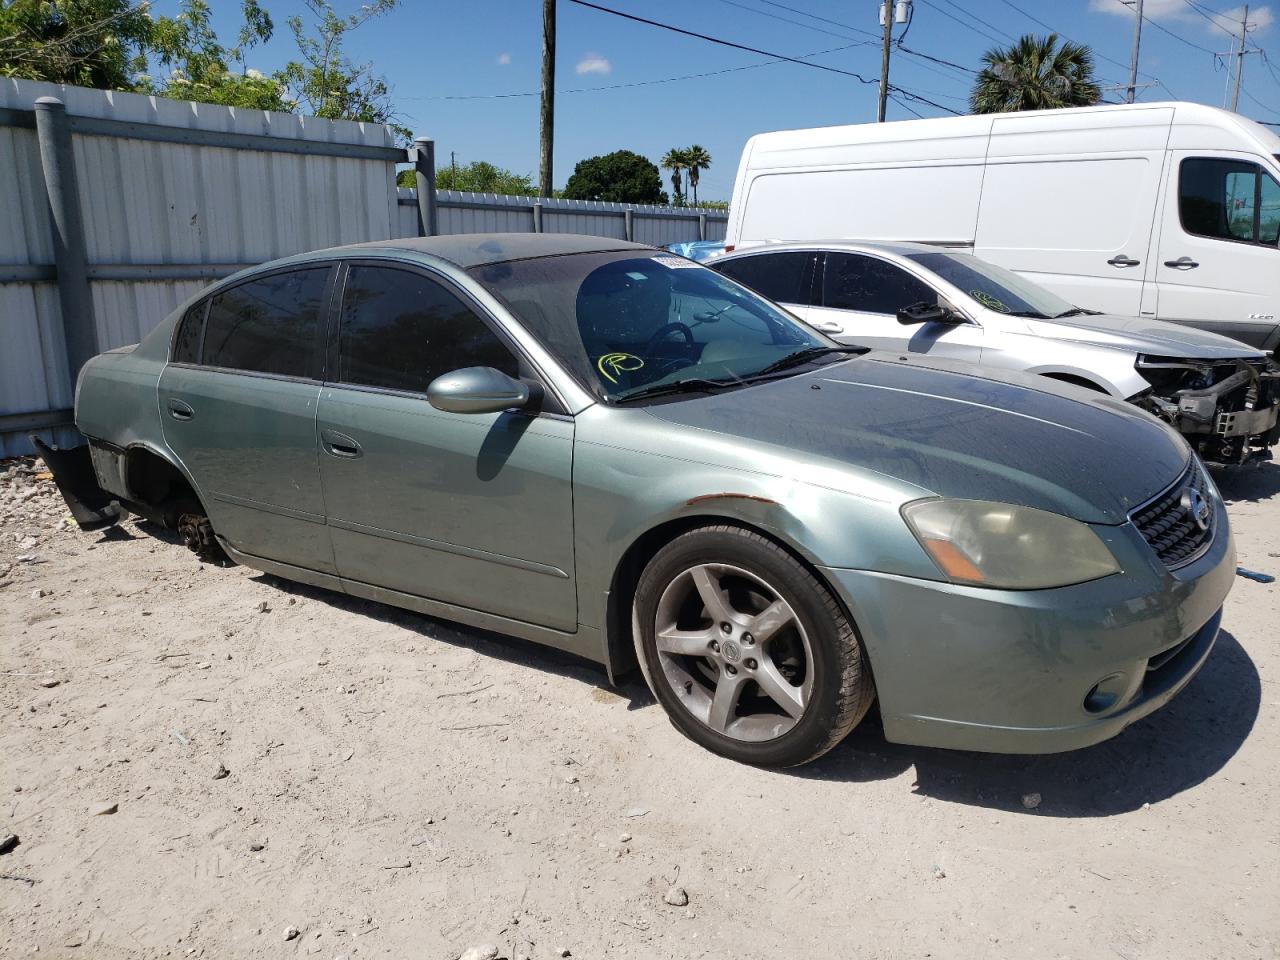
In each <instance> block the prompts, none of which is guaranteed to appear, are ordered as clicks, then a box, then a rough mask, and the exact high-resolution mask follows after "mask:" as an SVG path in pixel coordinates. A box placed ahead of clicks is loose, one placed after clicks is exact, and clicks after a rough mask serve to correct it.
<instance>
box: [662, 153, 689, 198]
mask: <svg viewBox="0 0 1280 960" xmlns="http://www.w3.org/2000/svg"><path fill="white" fill-rule="evenodd" d="M685 154H686V151H684V150H681V149H680V148H679V147H672V148H671V149H670V150H668V151H667V152H666V154H665V155H664V156H663V158H662V160H661V163H662V169H663V170H670V171H671V195H672V196H673V197H675V204H676V206H677V207H680V206H683V205H684V173H683V172H684V169H685V166H686V160H685Z"/></svg>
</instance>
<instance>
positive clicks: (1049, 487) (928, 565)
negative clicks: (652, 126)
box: [44, 234, 1234, 765]
mask: <svg viewBox="0 0 1280 960" xmlns="http://www.w3.org/2000/svg"><path fill="white" fill-rule="evenodd" d="M76 422H77V424H78V426H79V428H80V431H81V432H82V433H83V434H84V436H85V437H87V438H88V445H87V446H86V447H81V448H77V449H73V450H63V451H58V450H50V449H48V448H45V450H44V453H45V457H46V459H47V461H48V462H49V465H50V467H51V468H52V469H53V470H54V473H55V479H56V480H57V482H58V484H59V486H60V487H61V489H62V490H63V493H64V495H65V496H66V497H67V499H68V503H69V504H70V505H71V507H72V510H73V512H74V514H75V516H76V517H77V519H78V520H79V521H80V522H81V523H82V525H84V526H85V527H87V528H92V527H94V526H102V525H105V524H110V523H113V522H115V521H117V520H118V519H119V518H120V517H122V516H124V515H126V514H128V513H135V514H139V515H141V516H144V517H148V518H150V519H152V520H154V521H155V522H158V523H162V524H165V525H167V526H169V527H171V528H172V529H174V530H176V531H177V532H178V535H179V537H180V538H181V539H182V540H183V541H184V542H185V543H186V544H187V545H188V546H189V547H190V548H191V549H192V550H194V551H195V552H196V553H197V554H198V555H199V556H201V557H202V558H204V559H207V560H213V561H219V560H223V559H224V558H229V561H234V562H238V563H242V564H246V565H248V566H250V567H254V568H256V569H259V570H263V571H266V572H269V573H271V574H274V575H277V576H280V577H284V578H288V579H290V580H296V581H301V582H303V583H308V584H312V585H315V586H318V587H323V588H327V589H330V590H334V591H339V592H343V593H347V594H350V595H353V596H358V597H364V598H367V599H371V600H375V601H381V602H384V603H389V604H395V605H397V606H401V607H405V608H408V609H411V610H417V611H420V612H422V613H426V614H430V615H432V616H437V617H442V618H446V619H449V620H454V621H459V622H462V623H466V624H471V625H474V626H477V627H483V628H487V629H491V630H496V631H499V632H502V633H506V634H510V635H514V636H516V637H521V638H524V639H526V640H532V641H536V642H539V643H544V644H549V645H551V646H553V647H558V648H560V649H563V650H568V651H571V652H573V653H575V654H578V655H581V656H583V657H586V658H589V659H591V660H594V661H597V662H600V663H602V664H604V665H605V666H606V667H607V669H608V670H609V672H610V674H611V675H612V676H615V677H616V676H618V675H620V674H622V673H624V672H626V671H628V670H630V669H631V668H633V667H634V666H636V665H637V664H638V665H639V666H640V668H641V669H642V670H643V672H644V676H645V677H646V678H647V680H648V682H649V685H650V687H651V688H652V690H653V693H654V695H655V696H656V697H657V699H658V701H659V702H660V703H661V705H662V707H663V708H664V709H665V710H666V711H667V713H668V714H669V715H670V717H671V720H672V722H673V723H674V724H675V725H676V727H678V728H679V729H680V730H681V731H682V732H683V733H684V734H686V735H687V736H689V737H690V738H691V739H693V740H694V741H696V742H697V743H699V744H701V745H703V746H704V747H706V748H708V749H710V750H713V751H715V752H717V753H720V754H723V755H724V756H727V757H732V758H734V759H736V760H740V761H745V762H748V763H756V764H765V765H789V764H799V763H803V762H805V761H807V760H812V759H813V758H814V757H817V756H819V755H821V754H822V753H824V752H825V751H827V750H829V749H831V748H832V747H833V746H835V745H836V744H837V743H839V742H840V740H841V739H842V738H843V737H844V736H845V735H846V734H847V733H848V732H849V731H850V730H852V729H853V728H854V726H856V725H857V724H858V722H859V721H860V720H862V718H863V716H864V715H865V714H866V713H867V711H868V709H869V708H870V707H871V705H872V703H873V701H874V700H876V699H878V700H879V704H880V713H881V716H882V718H883V723H884V732H885V736H886V737H888V738H889V739H890V740H893V741H898V742H903V743H915V744H928V745H933V746H942V747H957V748H963V749H971V750H987V751H1005V752H1029V753H1036V752H1050V751H1061V750H1070V749H1074V748H1078V747H1083V746H1086V745H1088V744H1092V743H1097V742H1098V741H1101V740H1104V739H1106V738H1108V737H1111V736H1113V735H1115V734H1117V733H1119V732H1120V731H1121V730H1123V729H1124V728H1125V727H1126V726H1128V725H1129V724H1131V723H1133V722H1134V721H1135V720H1137V719H1139V718H1141V717H1143V716H1145V715H1146V714H1148V713H1150V712H1151V711H1153V710H1155V709H1157V708H1158V707H1160V706H1161V705H1162V704H1164V703H1166V702H1167V701H1168V700H1169V699H1170V698H1171V697H1173V696H1174V695H1175V694H1176V693H1178V691H1180V690H1181V689H1182V688H1183V687H1185V686H1186V685H1187V684H1188V682H1190V680H1191V678H1192V677H1193V676H1194V675H1195V673H1196V671H1197V670H1198V669H1199V668H1200V666H1201V665H1202V664H1203V663H1204V662H1205V659H1206V658H1207V657H1208V656H1209V655H1210V652H1211V650H1212V648H1213V645H1214V641H1215V638H1216V637H1217V633H1218V626H1219V623H1220V621H1221V618H1222V606H1223V600H1224V598H1225V597H1226V595H1227V591H1228V589H1229V588H1230V586H1231V583H1232V579H1233V573H1234V549H1233V546H1232V540H1231V533H1230V530H1229V529H1228V526H1227V516H1226V511H1225V509H1224V507H1223V503H1222V500H1221V498H1220V497H1219V495H1218V492H1217V490H1216V489H1215V488H1214V484H1213V482H1212V480H1211V479H1210V478H1209V477H1208V476H1207V475H1206V472H1205V470H1204V469H1203V467H1202V466H1201V464H1200V462H1199V461H1198V460H1197V458H1196V457H1195V456H1194V455H1193V454H1192V452H1191V450H1190V449H1189V448H1188V446H1187V444H1186V443H1185V442H1184V441H1183V440H1182V439H1181V438H1180V437H1179V436H1178V434H1177V433H1176V432H1175V431H1174V430H1172V429H1171V428H1170V427H1169V426H1167V425H1166V424H1162V423H1160V422H1159V421H1157V420H1156V419H1155V418H1154V417H1151V416H1149V415H1147V414H1146V413H1143V412H1141V411H1139V410H1137V409H1135V408H1134V407H1132V406H1130V405H1128V404H1125V403H1123V402H1121V401H1118V400H1113V399H1111V398H1109V397H1106V396H1103V395H1100V394H1089V393H1085V392H1083V391H1080V390H1078V389H1076V388H1072V387H1069V386H1063V385H1055V384H1053V383H1052V382H1050V381H1046V380H1044V379H1043V378H1038V377H1031V376H1026V375H1020V374H1017V373H1011V372H1004V373H996V372H992V371H981V370H978V369H976V368H963V369H960V368H952V367H949V366H947V364H946V363H945V362H938V361H934V360H932V359H930V358H928V357H919V356H904V355H902V354H899V353H876V352H868V351H866V350H865V349H862V348H855V347H848V346H842V345H840V344H839V343H837V342H835V341H833V340H830V339H828V338H827V337H825V336H824V335H822V334H820V333H817V332H815V331H813V330H812V329H810V328H809V327H807V326H805V325H804V324H802V323H800V322H799V321H797V320H796V319H795V318H793V317H792V316H790V315H789V314H787V313H785V312H783V311H782V310H780V309H778V308H777V307H775V306H774V305H773V304H772V303H771V302H769V301H767V300H765V299H763V298H762V297H760V296H759V295H757V294H755V293H753V292H751V291H750V290H748V289H746V288H745V287H743V286H740V285H739V284H737V283H735V282H734V281H732V280H730V279H728V278H726V277H724V276H721V275H720V274H718V273H715V272H714V271H712V270H709V269H707V268H705V267H702V266H700V265H697V264H695V263H692V262H691V261H688V260H685V259H683V258H680V257H676V256H673V255H671V254H669V253H666V252H665V251H659V250H654V249H652V248H650V247H644V246H639V245H636V244H628V243H623V242H619V241H613V240H607V239H601V238H591V237H574V236H564V235H550V234H548V235H523V234H519V235H481V236H452V237H439V238H433V239H413V240H393V241H387V242H383V243H374V244H364V245H360V246H352V247H341V248H337V249H332V250H321V251H317V252H314V253H308V254H305V255H301V256H296V257H292V258H289V259H286V260H280V261H276V262H274V263H268V264H264V265H263V266H261V267H257V268H254V269H251V270H247V271H244V272H241V273H239V274H237V275H235V276H232V277H230V278H228V279H225V280H222V281H220V282H218V283H215V284H213V285H212V286H210V287H208V288H207V289H205V290H204V291H202V292H201V293H199V294H198V295H196V296H195V297H193V298H192V299H191V300H189V301H188V302H186V303H184V304H183V305H181V306H180V307H179V308H178V309H177V310H175V311H174V313H173V314H172V315H171V316H169V317H168V318H167V319H166V320H164V321H163V322H162V323H161V324H160V325H159V326H158V327H157V328H156V329H155V330H154V331H153V332H152V333H151V334H150V335H149V336H147V338H146V339H144V340H143V341H142V343H140V344H138V345H136V346H134V347H130V348H123V349H120V350H114V351H111V352H108V353H105V354H102V355H100V356H98V357H96V358H94V359H93V360H92V361H90V362H89V363H88V364H87V365H86V367H85V368H84V370H83V372H82V373H81V376H80V382H79V387H78V391H77V398H76ZM351 643H352V644H355V645H358V644H359V643H360V638H359V637H358V636H355V637H352V638H351Z"/></svg>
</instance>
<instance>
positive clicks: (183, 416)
mask: <svg viewBox="0 0 1280 960" xmlns="http://www.w3.org/2000/svg"><path fill="white" fill-rule="evenodd" d="M165 406H167V407H168V408H169V416H171V417H173V419H175V420H190V419H191V418H192V417H194V416H195V415H196V412H195V411H194V410H192V409H191V405H190V404H189V403H187V402H186V401H185V400H179V399H178V398H177V397H170V398H169V400H168V402H167V403H166V404H165Z"/></svg>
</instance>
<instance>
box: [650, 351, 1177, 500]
mask: <svg viewBox="0 0 1280 960" xmlns="http://www.w3.org/2000/svg"><path fill="white" fill-rule="evenodd" d="M647 410H648V412H649V413H650V414H652V415H653V416H655V417H658V418H660V419H662V420H665V421H667V422H669V423H672V424H678V425H682V426H686V427H694V428H698V429H702V430H710V431H715V432H717V433H719V434H724V435H728V436H732V437H734V438H737V439H738V440H740V441H745V442H747V443H762V444H769V445H771V446H773V447H774V448H775V449H774V450H773V451H771V452H773V453H776V452H777V450H776V448H783V449H784V450H785V451H787V452H788V453H789V455H790V456H791V457H792V458H794V459H795V460H796V461H798V462H797V465H796V476H797V477H798V478H799V479H804V461H805V460H809V461H810V462H811V463H812V462H815V461H819V462H825V463H826V464H830V463H831V461H836V463H838V464H840V465H842V466H844V467H846V468H851V470H852V471H856V470H857V469H862V470H869V471H874V472H875V473H877V474H881V475H884V476H888V477H892V478H894V479H897V480H899V481H903V482H904V483H908V484H911V485H913V486H915V487H917V488H923V489H924V490H928V491H931V492H932V493H934V494H936V495H938V496H944V497H958V498H965V499H975V500H995V501H1000V502H1004V503H1016V504H1022V505H1024V506H1030V507H1038V508H1040V509H1042V510H1051V511H1053V512H1055V513H1060V514H1064V515H1066V516H1071V517H1075V518H1076V519H1078V520H1084V521H1086V522H1090V523H1110V524H1116V523H1123V522H1124V521H1125V520H1126V518H1127V515H1128V514H1129V512H1130V511H1131V510H1133V508H1134V507H1136V506H1138V505H1140V504H1142V503H1144V502H1145V501H1147V500H1149V499H1151V498H1152V497H1153V496H1155V495H1156V494H1157V493H1159V492H1161V491H1162V490H1164V489H1165V488H1166V487H1168V486H1169V485H1170V484H1172V483H1173V482H1174V481H1175V480H1176V479H1177V478H1178V477H1179V475H1180V474H1181V473H1182V471H1183V470H1184V469H1185V468H1186V465H1187V460H1188V457H1189V456H1190V453H1189V450H1188V448H1187V446H1186V444H1185V443H1184V442H1183V441H1182V439H1181V438H1179V437H1178V436H1177V435H1176V434H1175V433H1173V432H1172V431H1171V430H1170V429H1168V428H1166V427H1165V426H1163V425H1162V424H1161V423H1159V422H1158V421H1157V420H1156V419H1155V418H1154V417H1150V416H1148V415H1147V414H1145V413H1142V412H1141V411H1139V410H1137V409H1136V408H1134V407H1131V406H1129V405H1127V404H1125V403H1123V402H1121V401H1119V400H1113V399H1111V398H1110V397H1106V396H1104V395H1101V394H1096V393H1093V392H1092V391H1085V390H1083V389H1080V388H1075V387H1071V386H1070V385H1066V384H1062V385H1057V384H1053V383H1051V382H1047V381H1045V380H1044V379H1043V378H1040V377H1031V376H1030V375H1024V374H1018V373H1005V372H1001V373H998V374H996V373H989V372H987V371H985V370H982V371H979V370H978V368H972V367H968V366H965V365H962V364H955V363H951V362H948V361H937V360H931V359H930V360H922V359H916V358H911V359H904V358H901V357H899V356H898V355H897V354H891V353H871V354H867V355H865V356H863V357H858V358H856V359H851V360H847V361H843V362H841V363H836V364H831V365H829V366H825V367H822V368H820V369H818V370H815V371H813V372H811V373H806V374H802V375H798V376H794V377H788V378H786V379H783V380H778V381H773V382H769V383H762V384H757V385H754V386H750V387H745V388H741V389H738V390H732V391H729V392H726V393H721V394H717V395H713V396H709V397H702V398H698V399H691V400H687V401H682V402H676V403H668V404H660V405H654V406H650V407H648V408H647ZM853 480H854V483H855V484H856V477H854V478H853ZM854 489H856V486H855V487H854Z"/></svg>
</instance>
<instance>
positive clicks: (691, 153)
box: [684, 143, 711, 207]
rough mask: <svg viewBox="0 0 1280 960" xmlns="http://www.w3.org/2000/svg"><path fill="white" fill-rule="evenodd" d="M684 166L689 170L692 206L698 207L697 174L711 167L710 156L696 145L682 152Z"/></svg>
mask: <svg viewBox="0 0 1280 960" xmlns="http://www.w3.org/2000/svg"><path fill="white" fill-rule="evenodd" d="M684 165H685V167H686V168H688V170H689V186H690V187H692V188H693V205H694V206H695V207H696V206H697V205H698V174H699V173H700V172H701V171H703V170H706V169H707V168H708V167H709V166H711V154H709V153H708V152H707V151H706V150H705V149H704V148H702V147H700V146H698V145H697V144H696V143H695V144H694V145H693V146H692V147H690V148H689V149H688V150H686V151H684Z"/></svg>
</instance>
